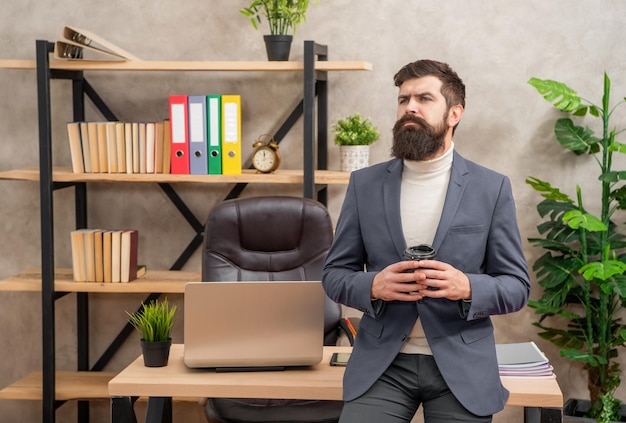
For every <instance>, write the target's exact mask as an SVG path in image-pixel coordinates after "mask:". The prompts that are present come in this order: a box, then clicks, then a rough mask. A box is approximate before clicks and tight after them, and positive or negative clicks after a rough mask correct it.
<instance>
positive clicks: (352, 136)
mask: <svg viewBox="0 0 626 423" xmlns="http://www.w3.org/2000/svg"><path fill="white" fill-rule="evenodd" d="M331 130H332V131H333V133H334V134H335V144H337V145H338V146H339V149H340V159H341V170H342V171H344V172H350V171H352V170H356V169H360V168H362V167H365V166H368V165H369V145H370V144H372V143H373V142H374V141H377V140H378V139H379V138H380V133H379V132H378V128H377V127H376V126H374V125H373V124H372V122H371V121H370V119H369V118H366V117H363V116H361V115H360V114H359V113H354V114H352V115H350V116H346V117H344V118H341V119H338V120H337V122H335V123H334V124H333V125H332V126H331Z"/></svg>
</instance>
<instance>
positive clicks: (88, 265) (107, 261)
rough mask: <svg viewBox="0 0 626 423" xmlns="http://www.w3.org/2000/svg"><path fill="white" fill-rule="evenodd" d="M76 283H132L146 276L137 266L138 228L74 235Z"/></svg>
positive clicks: (80, 231)
mask: <svg viewBox="0 0 626 423" xmlns="http://www.w3.org/2000/svg"><path fill="white" fill-rule="evenodd" d="M71 242H72V270H73V274H74V281H75V282H130V281H132V280H134V279H137V278H138V277H140V276H142V275H143V273H145V266H138V265H137V252H138V250H139V234H138V232H137V231H136V230H135V229H127V230H104V229H78V230H75V231H72V232H71Z"/></svg>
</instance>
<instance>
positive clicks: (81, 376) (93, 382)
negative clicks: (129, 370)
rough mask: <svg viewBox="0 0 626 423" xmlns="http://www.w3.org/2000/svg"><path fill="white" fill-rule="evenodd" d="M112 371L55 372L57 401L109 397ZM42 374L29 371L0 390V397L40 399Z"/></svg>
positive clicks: (113, 374)
mask: <svg viewBox="0 0 626 423" xmlns="http://www.w3.org/2000/svg"><path fill="white" fill-rule="evenodd" d="M115 375H116V373H113V372H65V371H58V372H56V376H55V379H56V388H55V392H56V399H57V400H58V401H65V400H79V399H98V398H101V399H107V398H109V392H108V384H109V381H110V380H111V379H113V377H115ZM41 380H42V374H41V372H31V373H29V374H27V375H26V376H24V377H23V378H21V379H19V380H17V381H16V382H15V383H13V384H11V385H9V386H7V387H5V388H4V389H2V390H0V399H18V400H41V399H42V381H41Z"/></svg>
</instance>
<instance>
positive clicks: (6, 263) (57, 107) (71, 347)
mask: <svg viewBox="0 0 626 423" xmlns="http://www.w3.org/2000/svg"><path fill="white" fill-rule="evenodd" d="M245 3H246V2H244V1H241V0H237V1H234V0H210V1H200V0H187V1H184V2H180V1H171V0H169V1H168V0H166V1H162V2H148V1H145V0H135V1H133V2H125V1H120V0H109V1H106V2H104V1H91V2H74V1H69V0H56V1H55V2H52V1H50V0H40V1H37V2H35V1H32V0H24V1H20V2H17V1H14V2H4V4H3V5H2V7H1V9H0V10H1V11H0V46H2V47H1V48H0V58H5V59H33V58H34V53H35V40H36V39H48V40H55V39H57V38H58V37H59V35H60V31H61V28H62V27H63V26H64V25H74V26H77V27H82V28H86V29H89V30H91V31H93V32H95V33H97V34H99V35H101V36H103V37H105V38H107V39H109V40H110V41H112V42H114V43H117V44H118V45H120V46H122V47H123V48H125V49H127V50H129V51H131V52H133V53H134V54H135V55H137V56H139V57H141V58H143V59H146V60H265V51H264V47H263V44H262V38H261V37H262V35H263V31H255V30H254V29H253V28H252V26H251V25H250V24H249V23H248V22H247V20H246V18H245V17H243V16H242V15H240V14H239V12H238V9H239V8H240V7H241V6H243V5H244V4H245ZM624 16H626V3H624V2H623V1H620V0H598V1H589V0H587V1H582V0H575V1H572V0H554V1H549V2H547V1H542V0H528V1H523V2H497V1H487V0H482V1H481V0H474V1H467V0H444V1H433V0H422V1H391V0H360V1H358V2H355V1H348V0H334V1H329V0H322V1H320V3H319V4H318V5H317V6H314V7H311V9H310V12H309V13H308V20H307V23H306V24H305V25H303V26H301V27H300V28H298V31H297V33H296V36H295V42H294V45H293V48H292V58H293V59H294V60H298V59H301V57H302V50H303V47H302V45H303V40H309V39H312V40H315V41H317V42H319V43H325V44H328V45H329V56H330V59H331V60H364V61H368V62H371V63H372V64H373V71H371V72H337V73H331V74H330V76H329V79H330V93H329V95H330V102H329V104H330V110H329V114H330V120H331V122H332V121H334V120H336V119H337V118H339V117H343V116H345V115H347V114H351V113H353V112H360V113H361V114H364V115H366V116H370V117H371V118H372V120H373V121H374V123H375V124H376V125H377V126H378V127H379V128H380V129H381V132H382V140H381V141H379V142H378V143H376V144H375V145H374V146H373V147H372V156H373V157H372V162H380V161H384V160H386V159H387V158H388V157H389V150H390V146H391V127H392V125H393V123H394V120H395V113H396V111H395V96H396V94H397V91H396V88H395V87H394V86H393V82H392V76H393V74H394V73H395V72H396V71H397V70H398V69H399V68H400V67H401V66H403V65H404V64H406V63H408V62H410V61H414V60H416V59H420V58H432V59H437V60H441V61H445V62H448V63H450V64H451V65H452V67H453V68H455V69H456V70H457V71H458V73H459V74H460V75H461V77H462V78H463V79H464V81H465V83H466V85H467V107H466V113H465V117H464V119H463V122H462V123H461V125H460V127H459V130H458V131H457V134H456V136H455V142H456V147H457V149H458V150H459V151H460V152H461V153H462V154H464V155H465V156H466V157H467V158H469V159H473V160H476V161H478V162H480V163H482V164H484V165H486V166H488V167H491V168H494V169H496V170H498V171H500V172H503V173H505V174H507V175H508V176H510V178H511V180H512V182H513V189H514V194H515V197H516V201H517V206H518V218H519V223H520V228H521V232H522V237H523V239H524V240H526V238H528V237H532V236H535V235H536V230H535V226H536V225H537V223H538V222H539V219H538V216H537V213H536V211H535V205H536V204H537V202H539V201H540V197H539V196H538V195H537V194H535V193H534V192H533V191H532V190H531V189H530V188H529V187H528V186H527V185H526V184H525V183H524V180H525V178H526V177H527V176H531V175H532V176H536V177H539V178H542V179H547V180H549V181H551V182H552V183H554V184H555V185H557V186H560V187H562V189H563V190H564V191H566V192H568V193H570V194H571V195H574V189H575V186H576V184H580V185H581V187H582V188H583V190H584V193H585V197H586V198H588V200H587V206H589V207H590V208H593V198H595V196H597V195H598V183H597V182H596V180H595V175H596V165H595V163H594V162H593V160H592V159H591V158H588V157H583V158H575V157H574V156H573V155H571V154H566V153H564V152H563V151H562V150H561V149H560V147H559V146H557V145H556V143H555V142H554V140H553V134H552V126H553V122H554V120H555V119H556V118H557V117H559V113H558V112H556V111H555V110H554V109H553V108H552V107H551V106H550V105H549V104H548V103H546V102H545V101H544V100H543V99H542V98H541V97H540V96H539V95H538V94H537V93H536V92H535V90H534V89H533V88H532V87H531V86H529V85H528V84H527V81H528V79H529V78H530V77H533V76H536V77H539V78H550V79H556V80H560V81H564V82H567V83H568V84H569V85H570V86H572V87H573V88H575V89H577V90H578V92H579V93H580V94H581V95H582V96H584V97H585V98H588V99H589V100H592V101H594V102H596V103H599V102H600V101H601V87H602V75H603V72H604V71H606V72H607V73H608V74H609V76H610V77H611V78H612V80H613V87H614V97H615V99H618V98H623V96H624V95H625V94H626V66H625V65H626V36H625V35H624V31H623V19H624ZM88 78H89V81H90V82H91V84H92V85H93V86H94V87H95V88H96V90H98V92H100V94H101V95H102V96H103V97H104V99H105V101H106V102H107V103H108V104H109V106H110V107H111V108H112V110H114V111H115V113H117V115H118V118H119V119H120V120H134V121H139V120H154V119H161V118H163V117H165V116H166V115H167V96H168V95H169V94H174V93H193V92H196V93H208V92H222V93H227V92H233V93H241V95H242V98H243V116H244V122H243V140H244V142H243V145H244V152H245V153H249V152H250V150H251V144H252V142H253V141H254V140H255V138H256V137H257V136H258V135H260V134H262V133H267V132H271V131H274V130H276V129H277V127H278V124H279V122H281V121H282V119H283V118H284V117H285V116H286V115H287V114H288V113H289V111H290V110H291V109H292V107H293V106H294V105H295V104H296V102H297V101H298V95H297V93H298V92H299V91H300V90H301V80H300V79H299V77H297V76H295V75H291V74H278V75H277V74H269V73H268V74H265V73H222V72H216V73H194V72H180V73H166V72H154V73H149V72H144V73H123V72H119V73H108V72H94V73H92V74H89V75H88ZM69 89H70V84H69V82H67V81H54V82H53V84H52V96H53V101H52V117H53V123H52V126H53V132H54V136H53V143H54V157H53V161H54V164H55V165H66V166H67V165H69V163H70V162H69V149H68V148H67V141H66V137H65V132H64V130H65V126H64V125H65V122H66V121H69V120H71V119H72V114H71V108H70V106H71V104H70V103H71V97H70V91H69ZM0 92H1V93H2V101H0V128H2V133H3V139H2V142H0V170H8V169H12V168H16V167H21V166H36V165H37V164H38V152H37V151H38V150H37V134H38V132H37V114H36V85H35V72H34V71H16V70H0ZM620 112H621V113H622V114H621V115H620ZM623 112H624V110H623V109H619V110H618V112H617V113H616V122H615V123H616V124H617V123H620V124H622V125H624V124H626V122H625V119H624V118H623ZM87 118H88V119H90V120H98V119H102V117H101V116H100V115H99V114H98V113H97V112H96V111H95V109H94V108H93V107H91V106H90V107H88V110H87ZM301 130H302V127H301V125H299V126H298V127H297V128H295V130H294V131H293V132H292V133H291V134H290V135H289V137H288V139H286V140H285V142H284V143H283V145H281V152H282V155H283V157H284V163H283V168H287V169H288V168H294V169H297V168H300V167H301V166H302V149H301V147H300V146H299V144H300V142H299V140H300V136H301V135H300V134H301ZM329 151H330V168H331V169H338V167H339V157H338V150H337V148H336V147H335V146H334V145H332V144H331V145H329ZM246 155H247V154H246ZM619 162H620V163H621V164H623V160H621V159H620V161H619ZM622 167H623V166H622ZM176 188H177V189H178V190H179V192H180V193H181V196H182V197H183V198H184V200H185V201H187V202H188V203H189V205H190V207H191V209H192V210H193V212H194V213H196V215H197V216H198V218H199V219H200V220H204V219H206V216H207V213H208V211H209V210H210V208H211V206H212V205H213V204H215V202H217V201H220V200H221V199H222V198H223V197H224V196H225V195H226V193H227V192H228V191H229V189H230V186H227V185H223V186H222V185H215V186H206V185H192V186H177V187H176ZM344 189H345V187H333V188H332V189H331V198H330V201H329V209H330V211H331V213H332V216H333V219H336V218H337V215H338V212H339V209H340V207H341V202H342V198H343V191H344ZM276 190H279V192H280V193H284V194H295V195H299V194H300V193H301V190H300V188H299V187H289V186H285V187H283V186H279V187H271V186H258V187H257V186H254V187H250V188H248V189H246V191H245V194H244V195H246V196H253V195H263V194H267V193H274V192H276ZM88 196H89V225H90V226H91V227H134V228H137V229H139V232H140V246H141V247H140V261H141V262H143V263H146V264H147V265H148V269H156V268H168V267H169V266H170V265H171V264H172V263H173V262H174V260H175V259H176V258H177V256H178V254H179V253H180V251H182V249H183V248H184V247H185V246H186V245H187V243H188V242H189V240H190V239H191V237H192V236H193V232H192V230H191V229H190V228H189V227H188V225H187V224H186V223H185V222H184V220H183V219H182V217H181V216H180V215H179V214H178V212H177V211H176V210H175V209H174V207H173V206H172V205H171V204H170V203H169V201H168V199H167V198H166V196H165V195H164V194H163V192H162V191H161V190H160V189H159V188H158V187H157V186H144V185H141V186H140V185H133V184H128V185H120V184H117V185H111V184H97V185H91V186H90V187H89V193H88ZM0 198H1V199H2V200H0V235H1V237H2V240H3V242H1V243H0V278H5V277H8V276H10V275H13V274H16V273H18V272H20V271H22V270H24V269H27V268H35V267H38V266H39V261H40V248H39V245H40V241H39V206H38V203H39V196H38V187H37V185H36V184H35V183H28V182H14V181H0ZM72 200H73V195H72V193H71V192H58V193H56V194H55V207H54V213H55V235H56V237H55V238H56V239H55V244H56V249H55V258H56V264H57V266H65V267H68V266H70V251H69V242H68V241H69V236H68V235H67V234H68V231H69V230H71V229H72V227H73V218H74V217H73V216H74V214H73V205H72ZM618 220H620V219H618ZM155 228H158V230H157V229H155ZM524 249H525V253H526V255H527V258H528V260H529V262H530V263H532V262H533V261H534V260H535V259H536V258H537V257H538V256H539V255H540V254H541V253H542V252H541V251H539V250H537V249H535V248H532V247H531V246H530V245H529V244H528V243H527V242H526V241H525V244H524ZM199 268H200V261H199V256H198V254H196V255H194V257H193V259H192V260H191V261H190V262H189V263H188V264H187V265H186V266H185V270H199ZM538 295H539V289H537V287H536V284H535V290H534V292H533V293H532V297H534V298H537V297H538ZM142 299H143V296H141V295H127V296H122V295H106V296H91V300H92V301H91V316H92V317H91V320H90V328H91V334H92V335H91V348H92V350H91V351H92V360H93V359H95V358H96V357H97V356H99V354H100V353H101V352H102V351H103V349H104V348H105V346H106V345H108V343H109V342H110V340H111V339H112V337H113V336H114V335H115V334H116V333H117V330H119V328H120V327H121V325H122V324H123V323H124V321H125V313H124V310H132V309H134V308H136V307H137V306H138V305H139V303H140V302H141V301H142ZM170 299H171V300H172V301H175V302H180V300H181V298H180V296H170ZM181 317H182V316H181ZM56 320H57V321H56V327H57V332H56V334H57V351H56V355H57V367H58V368H59V369H73V368H74V367H75V352H76V340H75V331H76V324H75V302H74V296H67V297H65V298H63V299H61V300H59V301H58V302H57V319H56ZM494 320H495V324H496V328H497V339H498V341H499V342H512V341H524V340H534V341H535V342H537V344H539V345H540V347H541V348H543V349H544V351H545V352H546V353H547V354H548V356H549V357H550V359H551V360H552V361H553V362H554V364H555V368H556V373H557V375H558V380H559V383H560V385H561V387H562V389H563V392H564V395H565V397H566V398H567V397H584V396H586V388H585V375H584V373H583V372H582V371H581V368H580V366H576V365H574V366H571V365H570V364H569V363H567V362H564V361H562V360H561V359H559V357H558V351H557V349H555V348H554V347H553V346H552V345H550V344H548V343H545V342H543V341H542V340H540V339H539V338H538V336H537V335H536V331H535V330H534V328H533V327H532V326H531V322H532V321H534V316H533V313H532V311H531V310H528V309H525V310H523V311H521V312H519V313H516V314H514V315H509V316H503V317H497V318H495V319H494ZM0 322H2V323H1V324H0V334H1V336H2V339H4V342H3V344H2V346H1V347H0V355H1V356H2V360H0V386H6V385H7V384H9V383H11V382H13V381H14V380H16V379H17V378H19V377H20V376H22V375H24V374H26V373H28V372H30V371H32V370H34V369H38V368H40V365H41V364H40V363H41V361H40V360H41V359H40V357H41V347H40V345H41V341H40V338H41V323H40V296H39V294H36V293H20V292H9V293H7V292H2V293H0ZM136 338H137V337H136V336H133V338H132V339H131V340H130V342H128V343H127V344H126V345H125V346H124V348H123V351H122V352H121V353H120V354H119V355H118V356H116V357H115V359H114V360H113V362H112V363H111V364H110V365H109V366H108V367H107V369H106V370H110V371H116V370H119V369H121V368H122V367H123V366H124V365H125V364H127V363H128V362H129V361H130V359H131V358H133V357H134V356H136V355H137V354H139V345H138V342H136V341H137V339H136ZM181 339H182V319H181V320H179V321H178V323H177V326H176V328H175V332H174V340H175V341H180V340H181ZM618 394H619V395H620V396H621V397H622V398H626V392H625V390H624V388H623V387H622V388H621V389H620V390H619V391H618ZM74 408H75V407H74V405H73V404H68V405H65V406H64V407H63V408H62V409H61V410H59V412H58V418H59V421H71V420H70V417H71V416H72V415H73V414H74V413H75V409H74ZM40 409H41V407H40V403H39V402H34V401H33V402H29V401H0V415H2V416H3V418H2V420H3V421H38V420H40V414H41V410H40ZM177 413H187V420H188V421H194V419H195V420H196V421H202V414H201V412H200V410H199V408H198V407H195V406H188V407H181V408H180V409H177ZM92 414H93V415H94V416H95V417H94V421H103V422H104V421H107V419H108V417H107V416H108V409H107V403H106V402H103V403H102V404H100V405H98V406H96V407H94V411H93V413H92ZM187 420H186V421H187ZM496 421H501V422H504V421H521V410H518V409H512V408H511V409H508V408H507V410H505V411H504V412H503V413H502V414H500V415H498V416H497V417H496Z"/></svg>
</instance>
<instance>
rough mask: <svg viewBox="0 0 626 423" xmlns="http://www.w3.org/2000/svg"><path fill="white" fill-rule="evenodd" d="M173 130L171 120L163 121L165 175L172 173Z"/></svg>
mask: <svg viewBox="0 0 626 423" xmlns="http://www.w3.org/2000/svg"><path fill="white" fill-rule="evenodd" d="M171 137H172V128H171V125H170V120H169V119H165V120H164V121H163V173H170V170H171V165H172V162H171V157H172V141H171Z"/></svg>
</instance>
